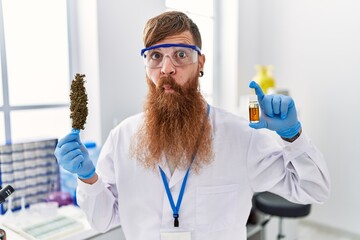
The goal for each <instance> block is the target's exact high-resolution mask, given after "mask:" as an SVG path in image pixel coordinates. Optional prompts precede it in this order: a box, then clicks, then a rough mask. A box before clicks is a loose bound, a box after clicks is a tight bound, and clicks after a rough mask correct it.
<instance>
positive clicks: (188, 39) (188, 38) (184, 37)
mask: <svg viewBox="0 0 360 240" xmlns="http://www.w3.org/2000/svg"><path fill="white" fill-rule="evenodd" d="M164 43H184V44H189V45H194V44H195V42H194V40H193V37H192V35H191V33H190V32H189V31H185V32H182V33H180V34H176V35H172V36H168V37H166V38H164V39H163V40H161V41H159V42H156V43H155V44H154V45H159V44H164Z"/></svg>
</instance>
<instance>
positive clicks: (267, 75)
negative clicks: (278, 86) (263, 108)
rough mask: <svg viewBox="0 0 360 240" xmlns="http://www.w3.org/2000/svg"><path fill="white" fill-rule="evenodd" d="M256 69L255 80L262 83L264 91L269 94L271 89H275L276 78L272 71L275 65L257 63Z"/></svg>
mask: <svg viewBox="0 0 360 240" xmlns="http://www.w3.org/2000/svg"><path fill="white" fill-rule="evenodd" d="M255 69H256V75H255V76H254V81H255V82H257V83H258V84H259V85H260V87H261V89H262V90H263V92H264V93H265V94H267V93H268V92H270V91H271V90H272V91H274V89H275V79H274V78H273V76H272V72H271V71H272V69H273V67H272V66H271V65H269V66H264V65H256V66H255ZM269 90H270V91H269Z"/></svg>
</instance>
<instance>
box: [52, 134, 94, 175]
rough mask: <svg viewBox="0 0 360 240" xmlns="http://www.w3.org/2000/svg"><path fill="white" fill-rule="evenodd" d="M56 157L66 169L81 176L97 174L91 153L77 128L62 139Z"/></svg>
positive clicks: (56, 150)
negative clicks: (82, 141) (81, 139)
mask: <svg viewBox="0 0 360 240" xmlns="http://www.w3.org/2000/svg"><path fill="white" fill-rule="evenodd" d="M55 157H56V158H57V160H58V163H59V165H60V166H61V167H63V168H64V169H65V170H67V171H69V172H71V173H76V174H77V175H78V177H79V178H82V179H89V178H91V177H93V176H94V174H95V166H94V164H93V162H92V161H91V160H90V158H89V153H88V151H87V149H86V147H85V146H84V144H82V143H81V141H80V136H79V131H78V130H75V131H72V132H71V133H69V134H68V135H66V136H65V137H64V138H62V139H60V140H59V142H58V144H57V146H56V149H55Z"/></svg>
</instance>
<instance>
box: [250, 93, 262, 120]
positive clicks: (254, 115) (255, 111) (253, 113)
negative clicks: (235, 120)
mask: <svg viewBox="0 0 360 240" xmlns="http://www.w3.org/2000/svg"><path fill="white" fill-rule="evenodd" d="M249 120H250V122H251V123H258V122H259V121H260V109H259V102H258V99H257V96H256V95H255V94H251V95H249Z"/></svg>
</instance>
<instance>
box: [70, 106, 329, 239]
mask: <svg viewBox="0 0 360 240" xmlns="http://www.w3.org/2000/svg"><path fill="white" fill-rule="evenodd" d="M143 117H144V115H143V114H138V115H135V116H133V117H130V118H128V119H126V120H125V121H123V122H122V123H120V124H119V125H118V126H117V127H116V128H114V129H113V130H112V131H111V133H110V134H109V136H108V138H107V140H106V142H105V144H104V145H103V147H102V151H101V153H100V157H99V160H98V164H97V173H98V175H99V177H100V178H99V180H98V181H97V182H96V183H95V184H93V185H87V184H85V183H83V182H81V181H79V185H78V194H77V196H78V203H79V205H80V207H81V208H82V209H83V210H84V211H85V213H86V214H87V218H88V220H89V222H90V223H91V225H92V226H93V227H94V228H95V229H97V230H99V231H106V230H108V229H109V228H110V227H111V226H112V225H113V224H119V223H120V224H121V226H122V229H123V231H124V234H125V237H126V239H127V240H160V231H162V230H173V229H174V227H173V224H174V220H173V216H172V215H173V212H172V209H171V207H170V204H169V200H168V197H167V195H166V191H165V189H164V185H163V182H162V179H161V175H160V174H159V172H153V171H151V170H148V169H144V168H143V167H142V166H141V165H140V164H139V163H138V162H137V161H136V160H133V159H129V156H128V154H129V153H128V150H129V144H130V140H131V138H132V137H133V135H134V133H135V132H136V130H137V129H138V127H139V126H140V124H141V123H142V121H143ZM209 117H210V120H211V124H212V126H213V131H214V152H215V160H214V161H213V163H212V164H211V165H209V166H206V167H204V168H203V169H201V171H200V173H199V174H195V173H194V172H191V171H190V173H189V177H188V181H187V185H186V190H185V194H184V197H183V200H182V204H181V208H180V212H179V214H180V218H179V222H180V230H188V231H191V232H192V239H195V240H205V239H206V240H213V239H214V240H215V239H216V240H218V239H224V240H233V239H239V240H245V239H246V222H247V219H248V216H249V213H250V210H251V206H252V202H251V200H252V196H253V194H254V192H259V191H271V192H274V193H277V194H279V195H281V196H283V197H285V198H287V199H289V200H292V201H295V202H299V203H322V202H323V201H325V200H326V198H327V197H328V194H329V188H330V180H329V174H328V171H327V168H326V164H325V161H324V159H323V156H322V154H321V153H320V152H319V151H318V150H317V149H316V148H315V146H313V145H312V144H311V142H310V140H309V139H308V138H307V136H306V135H305V134H304V133H302V134H301V136H300V137H299V138H298V139H297V140H296V141H295V142H293V143H284V146H280V145H279V143H278V141H276V140H274V139H273V138H272V137H271V136H270V135H267V134H263V133H261V131H259V130H254V129H252V128H250V127H249V126H248V121H247V120H245V119H243V118H240V117H238V116H235V115H233V114H230V113H228V112H225V111H223V110H220V109H217V108H215V107H211V110H210V114H209ZM161 167H162V169H163V170H164V171H165V173H166V175H167V178H168V180H169V186H170V189H171V192H172V195H173V198H174V202H175V203H176V202H177V197H178V194H179V191H180V187H181V184H182V180H183V178H184V175H185V172H186V171H185V170H179V169H175V172H174V174H173V176H171V174H170V170H169V168H168V167H167V164H166V161H165V160H164V161H163V162H162V164H161Z"/></svg>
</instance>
